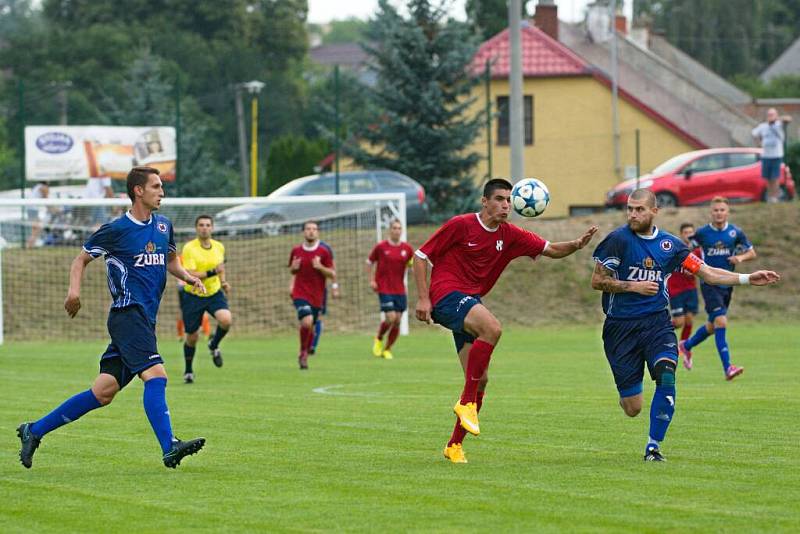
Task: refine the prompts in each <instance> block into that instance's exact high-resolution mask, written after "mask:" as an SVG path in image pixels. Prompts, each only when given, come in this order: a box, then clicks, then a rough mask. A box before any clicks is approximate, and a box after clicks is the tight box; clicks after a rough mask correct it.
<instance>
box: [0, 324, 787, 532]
mask: <svg viewBox="0 0 800 534" xmlns="http://www.w3.org/2000/svg"><path fill="white" fill-rule="evenodd" d="M730 330H731V332H730V336H729V337H730V341H731V351H732V354H733V361H734V362H735V363H736V364H738V365H743V366H744V367H745V368H746V369H747V370H746V372H745V374H744V375H743V376H742V377H741V379H738V380H737V381H735V382H733V383H727V382H725V381H724V380H723V378H722V372H721V369H720V365H719V360H718V358H717V356H716V351H715V350H714V347H713V344H712V343H711V342H707V343H706V344H704V345H703V346H701V347H700V348H699V349H696V352H695V355H696V358H695V369H694V370H693V371H692V372H691V373H688V372H686V371H684V370H683V369H681V370H680V372H679V376H678V399H677V405H678V406H677V412H676V416H675V421H674V423H673V425H672V428H671V429H670V431H669V434H668V436H667V441H666V442H665V446H664V449H663V450H664V453H665V455H666V456H667V457H668V459H669V461H668V462H667V463H665V464H653V463H644V462H643V461H642V457H641V455H642V451H643V447H644V441H645V437H646V433H647V411H646V410H645V411H644V412H643V413H642V415H641V416H640V417H638V418H636V419H628V418H626V417H625V416H624V415H623V414H622V412H621V410H620V409H619V407H618V406H617V399H616V393H615V389H614V386H613V382H612V379H611V376H610V372H609V370H608V368H607V364H606V362H605V358H604V357H603V354H602V349H601V344H600V334H599V327H590V328H585V327H582V328H571V329H558V328H551V329H547V330H543V329H536V330H522V329H514V330H511V331H508V332H506V333H505V334H504V338H503V340H502V342H501V344H500V347H499V348H498V350H497V351H496V352H495V355H494V357H493V361H492V367H491V373H490V377H491V382H490V384H489V390H488V393H487V396H486V403H485V406H484V409H483V411H482V412H481V430H482V434H481V436H480V437H478V438H474V437H468V438H467V440H466V442H465V451H466V453H467V457H468V459H469V462H470V463H469V464H467V465H452V464H450V463H449V462H447V461H445V460H444V459H443V457H442V455H441V449H442V447H443V445H444V443H445V442H446V440H447V438H448V436H449V434H450V430H451V429H452V424H453V415H452V412H451V411H450V410H451V406H452V404H453V402H454V401H455V399H456V398H457V396H458V393H459V391H460V388H461V379H460V377H459V368H458V365H457V361H456V358H455V355H454V354H453V349H452V342H451V339H450V338H449V336H448V335H447V334H446V333H445V332H443V331H438V330H437V329H435V328H421V329H416V330H414V332H413V333H414V335H413V336H411V337H408V338H401V339H400V341H399V345H398V347H397V349H396V351H395V359H394V360H393V361H383V360H379V359H376V358H373V357H372V356H371V355H370V353H369V348H370V338H369V336H368V335H363V336H355V335H348V336H335V335H327V336H324V337H323V339H322V342H321V350H320V354H319V355H317V356H315V357H313V358H312V359H311V361H310V365H311V370H310V371H309V372H305V373H301V372H299V371H298V370H297V369H296V365H295V358H294V356H293V355H294V354H295V343H296V341H295V338H294V336H292V337H288V336H286V337H278V338H274V337H271V338H269V339H262V340H255V339H251V340H243V339H237V338H236V336H235V334H234V335H231V337H230V338H229V339H226V340H225V342H224V344H223V348H224V349H225V366H224V368H222V369H216V368H214V367H212V365H211V362H210V358H208V357H206V356H205V355H204V356H203V357H202V358H199V360H198V362H197V363H196V371H197V383H195V384H194V385H191V386H187V385H184V384H182V383H181V381H180V376H181V372H182V357H181V356H179V345H178V343H177V342H174V341H172V340H162V343H161V345H162V346H161V349H162V354H164V355H165V357H166V359H167V368H168V371H169V372H170V373H171V375H172V377H173V379H172V382H171V385H170V386H169V388H168V389H167V395H168V401H169V404H170V409H171V413H172V420H173V425H174V427H175V429H176V432H177V434H178V435H179V436H181V437H184V438H189V437H195V436H197V435H202V436H205V437H206V438H208V443H207V445H206V448H205V449H204V450H203V451H201V452H200V454H199V455H197V456H193V457H190V458H188V459H186V460H185V461H184V463H183V464H182V465H181V466H180V467H179V468H178V469H177V470H175V471H172V470H168V469H166V468H164V467H163V465H162V464H161V455H160V449H159V448H158V445H157V442H156V440H155V437H154V436H153V435H152V433H151V431H150V428H149V426H148V423H147V419H146V417H145V415H144V412H143V410H142V407H141V394H142V386H141V383H139V382H138V381H136V382H135V383H133V384H131V385H130V386H129V387H128V388H127V389H126V390H125V391H123V392H122V393H121V394H120V396H119V397H118V398H117V400H116V401H115V402H114V403H113V404H112V405H111V406H109V407H107V408H104V409H102V410H99V411H96V412H94V413H91V414H89V415H87V416H86V417H85V418H84V419H81V420H80V421H78V422H76V423H73V424H71V425H68V426H66V427H62V428H61V429H59V430H57V431H56V432H54V433H53V434H50V435H48V436H47V437H46V438H45V439H44V440H43V442H42V446H41V448H40V449H39V450H38V452H37V453H36V456H35V458H34V466H33V469H31V470H25V469H23V468H22V467H21V466H20V464H19V461H18V459H17V451H18V448H19V440H18V439H17V438H16V435H15V430H14V429H15V428H16V426H17V425H18V424H19V423H20V422H21V421H24V420H30V419H34V418H36V417H39V416H41V415H43V414H44V413H45V412H46V411H48V410H49V409H51V408H52V407H53V406H54V405H55V404H56V403H58V402H60V401H61V400H63V399H64V398H65V397H66V396H68V395H71V394H73V393H76V392H78V391H81V390H82V389H84V388H85V387H86V386H87V385H88V384H89V383H90V381H91V379H92V377H93V376H94V374H95V373H96V369H97V359H96V356H94V355H96V354H99V353H100V352H101V351H102V350H103V349H104V346H103V343H102V342H101V341H98V342H97V343H68V344H67V343H64V344H56V343H48V344H43V343H42V344H36V343H15V344H7V345H5V346H3V347H2V348H0V525H2V526H0V530H2V531H3V532H15V531H19V532H22V531H26V532H46V531H72V532H77V531H80V532H87V531H105V532H109V531H128V530H136V531H143V532H144V531H165V530H173V531H175V530H179V531H189V530H192V531H226V532H228V531H331V530H334V531H365V530H372V531H379V530H380V531H451V532H452V531H459V530H465V531H477V530H481V531H488V532H492V531H493V532H505V531H529V532H532V531H536V532H539V531H559V532H563V531H626V532H632V531H635V532H664V531H672V532H687V531H696V532H709V531H722V530H726V531H736V532H745V531H770V532H774V531H786V532H789V531H795V532H796V531H797V528H798V525H800V507H798V504H797V503H798V502H800V477H798V463H797V458H798V454H797V444H798V442H800V431H799V430H798V425H797V417H798V413H800V396H799V395H798V393H799V392H800V391H799V390H798V386H797V377H798V376H800V361H798V358H797V347H798V346H800V329H798V325H797V324H785V325H771V326H765V325H754V324H753V325H743V324H734V325H733V326H732V328H731V329H730ZM651 392H652V383H649V382H648V383H647V384H646V386H645V395H646V398H647V401H648V402H647V405H648V406H649V398H650V395H651Z"/></svg>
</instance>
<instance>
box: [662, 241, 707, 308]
mask: <svg viewBox="0 0 800 534" xmlns="http://www.w3.org/2000/svg"><path fill="white" fill-rule="evenodd" d="M692 254H694V255H695V256H697V257H698V258H699V257H702V255H703V251H702V249H700V248H696V249H694V250H693V251H692ZM696 288H697V279H695V277H694V275H693V274H692V273H690V272H688V271H684V270H683V269H678V270H677V271H675V272H673V273H672V274H671V275H670V276H669V278H667V291H668V292H669V296H670V297H675V296H677V295H680V294H681V293H685V292H687V291H691V290H692V289H696Z"/></svg>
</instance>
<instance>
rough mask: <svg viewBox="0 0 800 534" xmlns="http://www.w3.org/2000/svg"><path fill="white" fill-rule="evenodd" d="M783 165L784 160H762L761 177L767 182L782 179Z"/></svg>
mask: <svg viewBox="0 0 800 534" xmlns="http://www.w3.org/2000/svg"><path fill="white" fill-rule="evenodd" d="M781 163H783V158H761V177H762V178H766V179H767V180H777V179H778V178H780V176H781Z"/></svg>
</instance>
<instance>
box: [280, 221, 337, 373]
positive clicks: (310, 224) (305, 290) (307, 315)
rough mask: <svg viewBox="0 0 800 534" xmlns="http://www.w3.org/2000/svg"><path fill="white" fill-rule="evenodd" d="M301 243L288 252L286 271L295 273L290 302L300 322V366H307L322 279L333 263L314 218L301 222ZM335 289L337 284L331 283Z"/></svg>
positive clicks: (332, 272)
mask: <svg viewBox="0 0 800 534" xmlns="http://www.w3.org/2000/svg"><path fill="white" fill-rule="evenodd" d="M303 238H304V239H305V241H304V243H303V244H302V245H297V246H296V247H294V248H293V249H292V253H291V254H290V255H289V270H290V271H291V272H292V274H293V275H294V282H293V283H292V302H293V303H294V307H295V309H296V310H297V320H298V321H300V355H299V356H298V357H297V361H298V363H299V364H300V369H301V370H305V369H308V351H309V349H310V348H311V344H312V342H313V341H314V323H316V322H317V319H319V312H320V310H321V308H322V306H323V304H324V301H325V279H326V278H331V279H333V278H334V277H335V276H336V266H335V265H334V263H333V254H332V253H331V250H330V248H328V247H327V246H324V245H322V244H321V243H320V240H319V226H318V225H317V223H316V222H314V221H306V223H305V224H303ZM332 287H333V288H334V290H335V289H338V288H337V287H336V284H333V286H332Z"/></svg>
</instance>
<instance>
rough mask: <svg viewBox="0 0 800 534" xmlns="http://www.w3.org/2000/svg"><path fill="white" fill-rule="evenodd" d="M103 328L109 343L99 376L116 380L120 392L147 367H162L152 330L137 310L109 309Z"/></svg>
mask: <svg viewBox="0 0 800 534" xmlns="http://www.w3.org/2000/svg"><path fill="white" fill-rule="evenodd" d="M107 324H108V333H109V334H110V335H111V343H109V344H108V347H107V348H106V351H105V352H104V353H103V355H102V356H101V357H100V372H101V373H107V374H110V375H112V376H113V377H114V378H116V379H117V382H118V383H119V388H120V389H122V388H124V387H125V386H126V385H128V383H129V382H130V381H131V380H133V377H134V376H136V375H137V374H139V373H141V372H142V371H144V370H145V369H147V368H148V367H152V366H154V365H156V364H159V363H164V360H163V359H161V355H160V354H159V353H158V346H157V344H156V326H155V325H154V324H153V323H151V322H150V320H149V319H148V318H147V316H145V314H144V310H143V309H142V308H141V306H129V307H127V308H113V309H112V310H111V311H110V312H109V314H108V323H107Z"/></svg>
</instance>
